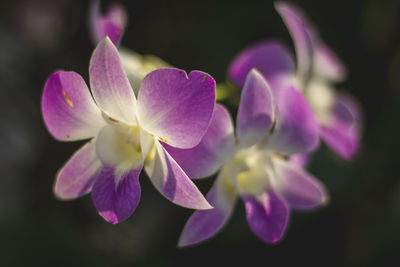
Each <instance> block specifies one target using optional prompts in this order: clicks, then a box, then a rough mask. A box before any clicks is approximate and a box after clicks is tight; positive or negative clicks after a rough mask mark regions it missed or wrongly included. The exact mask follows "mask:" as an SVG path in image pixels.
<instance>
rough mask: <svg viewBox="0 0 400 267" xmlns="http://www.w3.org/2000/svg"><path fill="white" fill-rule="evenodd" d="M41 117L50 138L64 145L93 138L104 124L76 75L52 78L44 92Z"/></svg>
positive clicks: (70, 73)
mask: <svg viewBox="0 0 400 267" xmlns="http://www.w3.org/2000/svg"><path fill="white" fill-rule="evenodd" d="M42 115H43V119H44V122H45V124H46V126H47V129H48V130H49V132H50V133H51V135H52V136H53V137H54V138H56V139H58V140H62V141H75V140H82V139H87V138H91V137H94V136H95V135H96V134H97V132H98V131H99V129H100V128H101V127H102V126H104V124H105V123H104V121H103V119H102V117H101V113H100V110H99V108H98V107H97V106H96V104H95V103H94V101H93V98H92V96H91V95H90V92H89V89H88V88H87V86H86V84H85V81H84V80H83V79H82V77H81V76H80V75H79V74H77V73H75V72H66V71H56V72H55V73H53V74H52V75H51V76H50V78H49V79H48V80H47V82H46V84H45V86H44V90H43V95H42Z"/></svg>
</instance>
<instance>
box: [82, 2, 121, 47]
mask: <svg viewBox="0 0 400 267" xmlns="http://www.w3.org/2000/svg"><path fill="white" fill-rule="evenodd" d="M89 23H90V28H91V33H92V36H93V40H94V42H95V43H98V42H99V41H100V40H102V39H103V38H104V37H106V36H108V37H109V38H110V39H111V41H112V42H113V43H114V44H115V45H118V43H119V41H120V40H121V38H122V35H123V33H124V28H125V26H126V23H127V14H126V10H125V9H124V7H123V6H121V5H119V4H116V3H114V4H112V5H111V6H110V7H109V8H108V10H107V13H106V14H105V15H101V13H100V1H97V0H94V1H92V4H91V6H90V21H89Z"/></svg>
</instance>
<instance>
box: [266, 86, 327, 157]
mask: <svg viewBox="0 0 400 267" xmlns="http://www.w3.org/2000/svg"><path fill="white" fill-rule="evenodd" d="M277 107H278V114H277V116H278V121H277V124H276V126H275V127H276V128H275V130H274V133H273V134H272V135H271V138H270V140H269V141H268V143H267V146H268V148H269V149H271V150H274V151H277V152H280V153H284V154H292V153H303V152H308V151H312V150H314V149H315V148H316V147H317V146H318V143H319V136H318V134H319V130H318V124H317V121H316V119H315V117H314V113H313V111H312V110H311V107H310V106H309V105H308V103H307V102H306V100H305V99H304V97H303V95H302V94H301V93H300V92H299V91H297V90H296V89H295V88H293V87H288V88H286V89H285V90H282V91H281V92H280V93H279V95H278V101H277Z"/></svg>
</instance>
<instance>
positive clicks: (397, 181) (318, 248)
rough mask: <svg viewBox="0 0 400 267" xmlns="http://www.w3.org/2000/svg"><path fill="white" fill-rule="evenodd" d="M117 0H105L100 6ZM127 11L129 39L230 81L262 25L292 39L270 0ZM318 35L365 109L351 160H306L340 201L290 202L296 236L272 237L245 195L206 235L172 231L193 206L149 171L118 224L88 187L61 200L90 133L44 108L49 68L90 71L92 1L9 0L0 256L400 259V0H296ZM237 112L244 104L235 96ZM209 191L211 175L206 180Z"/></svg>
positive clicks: (224, 261)
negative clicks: (60, 137) (47, 122)
mask: <svg viewBox="0 0 400 267" xmlns="http://www.w3.org/2000/svg"><path fill="white" fill-rule="evenodd" d="M112 2H113V1H102V7H103V10H104V8H105V7H107V6H109V5H110V4H111V3H112ZM120 2H121V3H122V4H123V5H124V6H125V7H126V8H127V12H128V26H127V29H126V31H125V34H124V37H123V45H124V46H125V47H128V48H130V49H133V50H134V51H137V52H139V53H141V54H153V55H156V56H159V57H160V58H162V59H163V60H165V61H166V62H168V63H170V64H171V65H173V66H175V67H178V68H182V69H185V70H187V71H190V70H192V69H198V70H202V71H205V72H208V73H209V74H211V75H212V76H213V77H214V78H215V79H216V80H217V82H223V81H224V80H225V77H226V75H227V68H228V66H229V64H230V62H231V60H232V59H233V58H234V56H235V55H236V54H237V53H238V52H239V51H241V50H242V49H243V48H245V47H246V46H248V45H250V44H253V43H255V42H257V41H260V40H265V39H266V38H279V39H282V41H283V42H285V43H286V44H288V45H291V46H292V43H291V39H290V36H289V33H288V32H287V30H286V28H285V25H284V24H283V22H282V20H281V19H280V17H279V15H278V14H277V13H276V11H275V9H274V8H273V2H272V1H247V2H245V1H208V0H205V1H183V0H171V1H161V0H137V1H128V0H125V1H122V0H121V1H120ZM296 4H297V5H299V6H300V7H301V8H303V9H304V10H305V12H306V13H307V15H308V16H309V18H310V19H311V20H312V21H313V23H314V24H315V26H316V27H318V29H319V32H320V35H321V38H322V39H323V40H324V41H325V42H326V43H327V44H329V46H330V47H331V48H332V49H333V50H334V51H335V52H336V53H337V55H338V56H339V57H340V58H341V59H342V60H343V62H344V64H345V65H346V67H347V68H348V72H349V73H348V78H347V80H346V81H344V82H343V83H341V84H339V85H338V87H339V88H344V89H346V90H348V91H349V92H350V93H351V94H352V95H354V96H355V97H357V99H358V100H359V101H360V103H361V104H362V105H363V107H364V110H365V117H366V121H365V130H364V137H363V144H362V150H361V151H360V153H359V155H358V156H357V157H356V158H355V159H354V160H353V161H352V162H347V161H345V160H343V159H341V158H340V157H338V156H336V155H335V154H334V153H332V152H331V151H329V150H328V149H326V147H325V146H323V148H322V149H321V150H320V151H319V152H318V153H317V154H315V155H313V157H312V159H311V164H310V167H309V170H310V172H312V173H313V174H315V176H317V177H319V178H320V179H321V180H322V181H323V182H324V184H326V185H327V188H328V190H329V193H330V196H331V198H330V200H331V202H330V205H329V206H327V207H326V208H324V209H321V210H319V211H317V212H313V213H307V214H304V213H300V212H294V213H293V214H292V220H291V223H290V225H289V229H288V235H287V236H286V237H285V238H284V239H283V241H282V242H281V243H280V244H278V245H275V246H270V245H265V244H264V243H263V242H262V241H260V240H258V239H257V238H256V237H255V236H254V235H252V234H251V232H250V230H249V229H248V227H247V225H246V224H247V223H246V220H245V219H244V217H245V210H244V207H243V205H242V204H239V205H238V207H237V209H236V210H235V212H234V214H233V218H232V219H231V221H230V223H229V225H227V227H226V228H225V229H224V231H223V232H221V233H220V234H219V235H218V236H217V237H215V238H214V239H212V240H210V241H209V242H207V243H205V244H202V245H199V246H196V247H193V248H187V249H177V248H176V244H177V241H178V238H179V235H180V232H181V230H182V227H183V226H184V224H185V222H186V220H187V218H188V217H189V215H190V214H191V213H192V211H191V210H185V209H182V208H180V207H176V206H174V205H173V204H172V203H169V202H167V201H165V200H164V199H163V198H162V196H160V195H159V194H158V193H157V192H156V191H155V190H153V188H152V185H151V184H150V182H149V181H148V180H147V179H142V180H141V183H142V192H143V195H142V196H143V197H142V200H141V204H140V206H139V207H138V208H137V210H136V212H135V214H134V216H132V217H131V218H129V219H128V220H127V221H126V222H124V223H122V224H120V225H117V226H111V225H109V224H107V223H106V222H104V221H103V220H102V219H101V218H99V217H98V215H97V212H96V211H95V209H93V206H92V203H91V200H90V197H88V196H87V197H84V198H81V199H79V200H77V201H73V202H62V201H59V200H56V199H55V198H54V196H53V191H52V187H53V181H54V176H55V173H56V171H57V169H58V168H59V166H61V165H62V164H63V163H64V162H65V161H66V160H67V159H68V157H69V156H70V155H71V154H72V153H73V151H75V150H76V149H77V148H79V147H80V146H81V145H82V144H70V143H69V144H66V143H60V142H57V141H55V140H53V138H52V137H51V136H50V134H49V133H48V132H47V131H46V129H45V126H44V124H43V121H42V118H41V114H40V98H41V94H42V90H43V85H44V83H45V80H46V79H47V78H48V77H49V76H50V74H51V73H52V72H54V71H55V70H57V69H65V70H75V71H76V72H79V73H81V74H82V75H83V77H84V78H85V79H86V81H88V63H89V58H90V56H91V53H92V51H93V48H94V46H93V43H92V42H91V36H90V34H89V29H88V12H89V2H88V1H78V0H73V1H67V0H36V1H23V0H15V1H11V0H8V1H7V0H6V1H1V3H0V41H1V42H0V46H1V49H0V96H1V97H0V116H1V117H0V118H1V129H0V137H1V138H0V147H1V150H0V159H1V160H0V166H1V171H2V173H1V174H2V175H1V176H2V177H1V179H0V235H1V239H0V240H1V241H0V251H1V257H0V265H1V266H27V265H29V266H71V265H73V266H127V265H128V266H132V265H135V266H181V265H185V266H217V265H230V266H236V265H238V266H239V265H240V266H242V265H255V264H256V263H258V262H260V263H262V264H265V265H267V264H268V265H270V266H276V265H279V266H289V265H292V264H300V265H307V266H399V265H400V256H399V254H398V247H399V244H400V227H399V225H400V177H399V171H400V168H399V163H398V151H400V142H398V136H400V124H398V123H397V122H398V116H399V114H400V78H399V77H400V17H399V16H398V14H399V10H400V2H399V1H397V0H360V1H345V0H338V1H315V0H314V1H313V0H299V1H296ZM225 104H226V105H227V106H228V107H229V108H230V111H231V112H233V114H232V117H236V114H235V112H236V110H235V109H233V107H234V106H233V105H231V104H230V102H229V101H226V103H225ZM197 184H198V185H199V187H200V189H201V190H202V192H207V191H208V189H209V188H210V186H211V184H212V179H206V180H204V181H199V182H198V183H197Z"/></svg>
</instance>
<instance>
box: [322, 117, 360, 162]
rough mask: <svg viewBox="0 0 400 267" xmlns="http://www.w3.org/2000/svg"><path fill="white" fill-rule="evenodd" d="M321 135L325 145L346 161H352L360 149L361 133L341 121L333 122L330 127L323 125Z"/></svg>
mask: <svg viewBox="0 0 400 267" xmlns="http://www.w3.org/2000/svg"><path fill="white" fill-rule="evenodd" d="M320 134H321V137H322V139H323V140H324V141H325V143H326V144H327V145H328V146H329V147H330V148H331V149H332V150H334V151H335V152H336V153H338V154H339V155H340V156H342V157H343V158H345V159H348V160H350V159H352V158H353V157H354V156H355V155H356V154H357V152H358V150H359V148H360V133H359V131H358V130H357V129H356V128H355V127H354V126H349V125H346V124H344V123H342V122H341V121H339V120H332V122H331V123H330V125H321V126H320Z"/></svg>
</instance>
